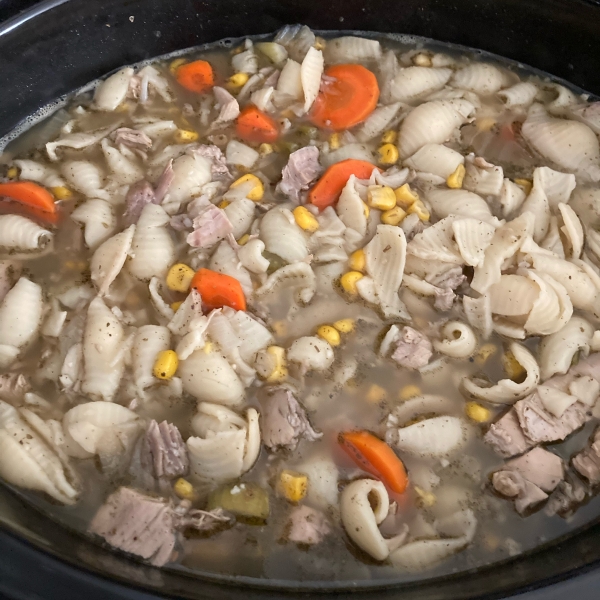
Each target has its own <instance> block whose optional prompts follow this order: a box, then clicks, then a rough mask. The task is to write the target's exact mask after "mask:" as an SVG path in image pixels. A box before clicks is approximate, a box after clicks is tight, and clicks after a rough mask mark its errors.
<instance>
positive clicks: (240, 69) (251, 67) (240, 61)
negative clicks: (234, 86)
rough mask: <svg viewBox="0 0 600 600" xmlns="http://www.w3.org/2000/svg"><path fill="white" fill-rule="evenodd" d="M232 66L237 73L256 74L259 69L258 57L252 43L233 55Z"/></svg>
mask: <svg viewBox="0 0 600 600" xmlns="http://www.w3.org/2000/svg"><path fill="white" fill-rule="evenodd" d="M231 67H232V68H233V70H234V71H235V72H236V73H247V74H248V75H254V74H255V73H256V72H257V71H258V58H257V57H256V54H255V52H254V48H253V47H252V45H250V47H249V48H248V49H247V50H246V51H245V52H240V53H238V54H235V55H234V56H232V57H231Z"/></svg>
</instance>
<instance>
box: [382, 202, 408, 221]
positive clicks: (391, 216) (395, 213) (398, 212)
mask: <svg viewBox="0 0 600 600" xmlns="http://www.w3.org/2000/svg"><path fill="white" fill-rule="evenodd" d="M404 217H406V211H405V210H404V209H403V208H400V207H399V206H394V208H390V210H386V211H385V212H384V213H382V215H381V222H382V223H385V224H386V225H400V223H402V221H403V220H404Z"/></svg>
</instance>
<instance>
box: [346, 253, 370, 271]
mask: <svg viewBox="0 0 600 600" xmlns="http://www.w3.org/2000/svg"><path fill="white" fill-rule="evenodd" d="M366 264H367V259H366V258H365V251H364V250H363V249H362V248H361V249H360V250H355V251H354V252H353V253H352V254H351V255H350V258H349V259H348V266H349V267H350V268H351V269H352V270H353V271H364V270H365V267H366Z"/></svg>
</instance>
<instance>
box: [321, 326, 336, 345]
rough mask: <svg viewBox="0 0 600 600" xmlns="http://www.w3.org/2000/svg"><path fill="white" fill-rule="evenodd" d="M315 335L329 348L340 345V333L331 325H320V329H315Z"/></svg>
mask: <svg viewBox="0 0 600 600" xmlns="http://www.w3.org/2000/svg"><path fill="white" fill-rule="evenodd" d="M317 335H318V336H319V337H320V338H323V339H324V340H325V341H326V342H328V343H329V345H331V346H339V345H340V342H341V339H340V332H339V331H338V330H337V329H336V328H335V327H332V326H331V325H321V327H319V328H318V329H317Z"/></svg>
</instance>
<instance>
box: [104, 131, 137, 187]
mask: <svg viewBox="0 0 600 600" xmlns="http://www.w3.org/2000/svg"><path fill="white" fill-rule="evenodd" d="M100 145H101V147H102V152H103V153H104V158H105V159H106V164H107V165H108V169H109V171H110V173H111V176H112V177H111V178H112V179H113V180H114V181H116V182H117V183H120V184H123V185H129V184H132V183H135V182H136V181H140V179H143V177H144V171H143V170H142V169H141V167H139V165H137V164H136V163H134V162H133V161H132V160H130V159H129V158H127V157H126V156H125V155H123V154H122V153H121V152H119V150H117V149H116V148H113V147H112V146H111V145H110V143H109V142H108V140H107V139H103V140H102V143H101V144H100Z"/></svg>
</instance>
